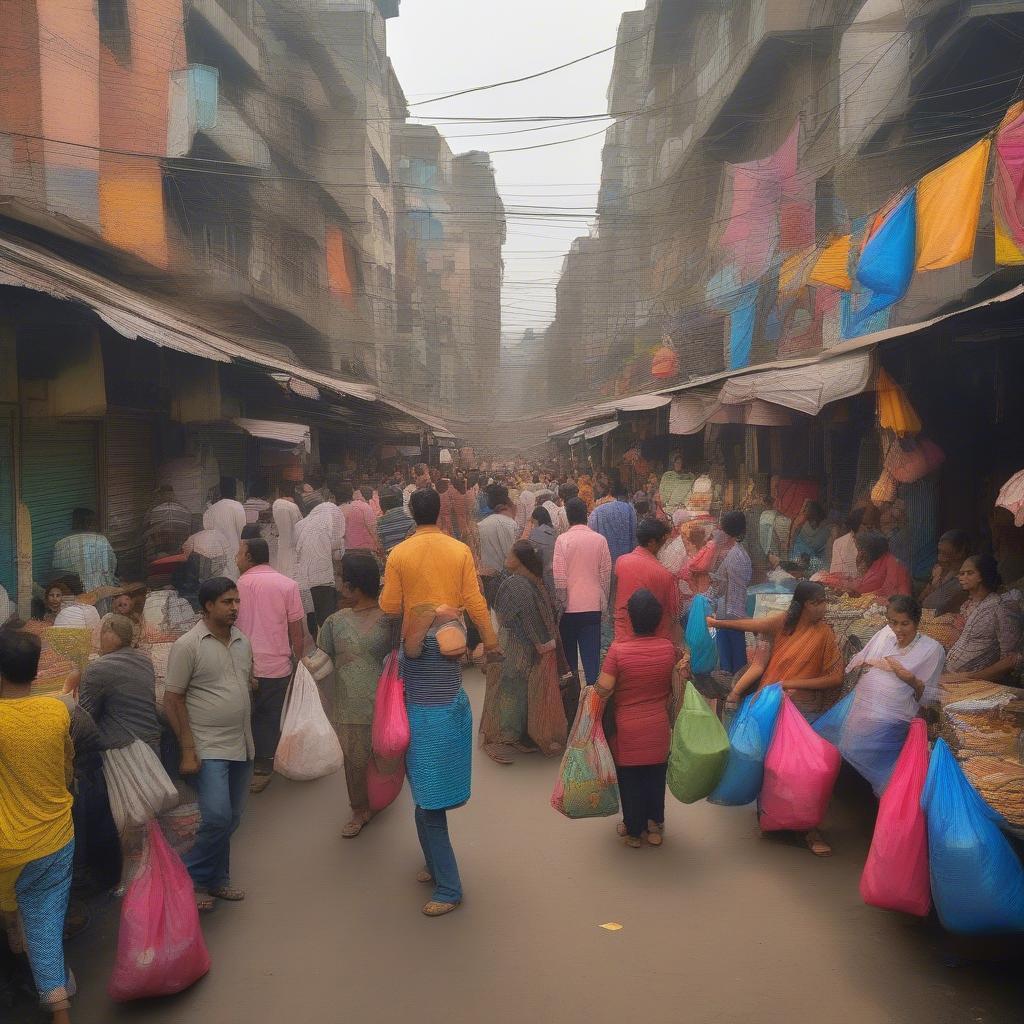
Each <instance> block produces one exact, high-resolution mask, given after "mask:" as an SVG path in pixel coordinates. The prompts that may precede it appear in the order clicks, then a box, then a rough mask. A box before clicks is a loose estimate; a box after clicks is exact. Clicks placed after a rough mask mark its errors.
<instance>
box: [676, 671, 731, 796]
mask: <svg viewBox="0 0 1024 1024" xmlns="http://www.w3.org/2000/svg"><path fill="white" fill-rule="evenodd" d="M728 760H729V736H728V734H727V733H726V731H725V728H724V727H723V725H722V723H721V722H720V721H719V720H718V716H717V715H716V714H715V713H714V712H713V711H712V710H711V708H710V707H708V703H707V701H706V700H705V699H704V698H703V697H702V696H701V695H700V694H699V693H698V692H697V687H695V686H694V685H693V683H687V684H686V689H685V691H684V693H683V706H682V709H681V710H680V712H679V714H678V715H677V716H676V724H675V726H674V727H673V729H672V746H671V749H670V750H669V755H668V788H669V790H670V791H671V793H672V795H673V796H674V797H675V798H676V799H677V800H680V801H682V802H683V803H684V804H694V803H696V802H697V801H698V800H703V799H704V798H705V797H706V796H708V794H709V793H711V791H712V790H713V789H714V788H715V786H717V785H718V782H719V780H720V779H721V778H722V774H723V772H724V771H725V765H726V763H727V762H728Z"/></svg>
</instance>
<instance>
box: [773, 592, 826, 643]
mask: <svg viewBox="0 0 1024 1024" xmlns="http://www.w3.org/2000/svg"><path fill="white" fill-rule="evenodd" d="M826 597H828V591H827V590H826V589H825V588H824V587H823V586H822V585H821V584H820V583H814V582H812V581H811V580H801V581H800V582H799V583H798V584H797V585H796V589H795V590H794V591H793V601H792V603H791V604H790V606H789V610H788V611H787V612H786V620H785V622H784V623H783V626H782V631H783V632H784V633H787V634H788V633H792V632H793V631H794V630H795V629H796V627H797V625H798V624H799V622H800V616H801V615H803V613H804V606H805V605H808V604H810V603H811V602H812V601H815V602H817V601H824V600H825V598H826Z"/></svg>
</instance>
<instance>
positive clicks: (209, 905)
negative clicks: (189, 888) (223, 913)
mask: <svg viewBox="0 0 1024 1024" xmlns="http://www.w3.org/2000/svg"><path fill="white" fill-rule="evenodd" d="M195 897H196V910H198V911H199V913H200V914H207V913H209V912H210V911H211V910H213V908H214V905H215V903H216V901H215V900H214V898H213V897H212V896H211V895H210V894H209V893H208V892H196V894H195Z"/></svg>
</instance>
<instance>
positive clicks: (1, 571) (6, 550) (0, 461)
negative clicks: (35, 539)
mask: <svg viewBox="0 0 1024 1024" xmlns="http://www.w3.org/2000/svg"><path fill="white" fill-rule="evenodd" d="M0 586H2V587H3V588H4V590H6V591H7V594H8V596H9V597H10V599H11V600H12V601H17V599H18V587H17V573H16V571H15V546H14V424H13V420H12V413H11V411H10V409H9V408H7V407H5V406H0Z"/></svg>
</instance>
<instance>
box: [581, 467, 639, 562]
mask: <svg viewBox="0 0 1024 1024" xmlns="http://www.w3.org/2000/svg"><path fill="white" fill-rule="evenodd" d="M612 496H613V500H612V501H609V502H606V503H605V504H599V505H598V506H597V507H596V508H595V509H594V511H593V512H591V513H590V520H589V525H590V528H591V529H592V530H596V531H597V532H598V533H599V534H601V536H602V537H604V539H605V540H607V541H608V550H609V551H610V552H611V556H612V565H614V564H615V563H616V562H617V561H618V559H619V558H621V557H622V556H623V555H628V554H629V553H630V551H632V550H633V548H634V547H635V546H636V509H634V508H633V506H632V505H631V504H630V503H629V501H628V500H627V491H626V487H625V485H624V484H621V483H617V484H615V485H614V489H613V492H612Z"/></svg>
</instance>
